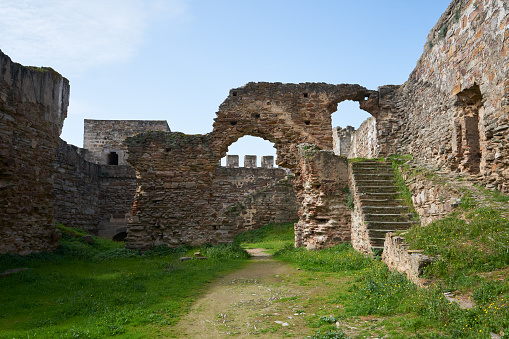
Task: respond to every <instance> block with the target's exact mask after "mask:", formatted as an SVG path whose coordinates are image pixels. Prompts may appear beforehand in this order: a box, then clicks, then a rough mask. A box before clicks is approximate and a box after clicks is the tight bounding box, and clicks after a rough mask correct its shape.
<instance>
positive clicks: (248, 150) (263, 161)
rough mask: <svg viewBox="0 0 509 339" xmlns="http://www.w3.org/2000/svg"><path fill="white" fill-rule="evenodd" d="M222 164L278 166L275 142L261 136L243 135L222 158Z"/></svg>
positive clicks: (228, 165) (229, 165) (233, 165)
mask: <svg viewBox="0 0 509 339" xmlns="http://www.w3.org/2000/svg"><path fill="white" fill-rule="evenodd" d="M235 156H237V157H235ZM253 156H254V157H253ZM270 157H273V158H272V159H271V158H270ZM221 166H227V167H265V168H272V167H277V166H276V149H275V146H274V143H272V142H270V141H268V140H265V139H263V138H260V137H253V136H250V135H246V136H243V137H242V138H239V139H238V140H237V141H236V142H234V143H233V144H231V145H230V146H229V147H228V151H227V153H226V156H225V157H223V158H222V159H221Z"/></svg>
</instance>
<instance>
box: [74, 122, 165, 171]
mask: <svg viewBox="0 0 509 339" xmlns="http://www.w3.org/2000/svg"><path fill="white" fill-rule="evenodd" d="M147 131H164V132H171V131H170V127H169V126H168V123H167V122H166V120H90V119H85V133H84V137H83V148H85V149H87V150H89V152H88V153H86V155H85V156H86V160H87V161H90V162H93V163H97V164H101V165H127V162H126V159H127V154H126V151H127V146H126V145H125V144H124V140H125V138H127V137H130V136H133V135H135V134H137V133H143V132H147Z"/></svg>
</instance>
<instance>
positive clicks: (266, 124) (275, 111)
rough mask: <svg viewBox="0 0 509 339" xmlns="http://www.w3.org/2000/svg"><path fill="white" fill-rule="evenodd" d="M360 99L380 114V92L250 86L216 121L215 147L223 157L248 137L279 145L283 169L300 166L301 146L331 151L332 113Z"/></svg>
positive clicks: (327, 86)
mask: <svg viewBox="0 0 509 339" xmlns="http://www.w3.org/2000/svg"><path fill="white" fill-rule="evenodd" d="M344 100H354V101H358V102H359V105H360V107H361V108H362V109H364V110H366V111H367V112H369V113H371V114H373V115H377V114H378V92H376V91H370V90H367V89H366V88H364V87H361V86H359V85H348V84H341V85H330V84H325V83H303V84H282V83H264V82H262V83H252V82H250V83H248V84H246V85H245V86H243V87H240V88H236V89H232V90H230V94H229V96H228V98H226V100H225V101H224V102H223V103H222V104H221V106H220V107H219V111H218V112H217V117H216V118H215V119H214V130H213V132H212V144H211V146H212V148H213V149H214V150H215V151H216V152H218V153H219V154H220V155H221V157H222V156H224V155H225V154H226V151H227V149H228V146H230V145H231V144H232V143H234V142H235V141H237V139H239V138H240V137H242V136H244V135H252V136H257V137H261V138H263V139H266V140H269V141H270V142H273V143H274V147H275V148H276V150H277V155H278V157H277V161H278V165H279V166H281V167H285V168H289V169H290V170H292V171H294V170H297V168H298V160H297V157H296V154H297V150H296V147H297V145H298V144H301V143H309V144H314V145H317V146H318V147H320V148H322V149H327V150H331V149H332V148H333V144H332V133H331V128H332V120H331V114H332V113H333V112H335V111H336V110H337V105H338V103H339V102H342V101H344Z"/></svg>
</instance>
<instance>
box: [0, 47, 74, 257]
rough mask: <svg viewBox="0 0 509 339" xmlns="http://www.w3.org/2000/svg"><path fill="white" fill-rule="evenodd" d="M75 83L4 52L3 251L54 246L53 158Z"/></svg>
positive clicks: (0, 125) (0, 87) (0, 69)
mask: <svg viewBox="0 0 509 339" xmlns="http://www.w3.org/2000/svg"><path fill="white" fill-rule="evenodd" d="M69 90H70V87H69V82H68V81H67V79H65V78H63V77H62V76H61V75H60V74H58V73H57V72H55V71H54V70H53V69H51V68H38V67H25V66H22V65H20V64H17V63H15V62H12V61H11V59H10V58H9V57H8V56H7V55H5V54H3V53H2V52H1V51H0V253H6V252H13V253H20V254H28V253H31V252H38V251H48V250H53V249H54V248H55V247H56V246H58V239H59V237H60V235H59V233H58V231H57V230H56V228H55V226H54V224H53V216H54V213H55V210H54V206H55V203H54V202H55V195H54V192H53V183H52V174H53V167H52V159H53V158H54V157H55V150H56V149H57V147H58V145H59V142H60V140H59V135H60V132H61V129H62V125H63V121H64V119H65V117H66V116H67V106H68V104H69Z"/></svg>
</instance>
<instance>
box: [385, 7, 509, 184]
mask: <svg viewBox="0 0 509 339" xmlns="http://www.w3.org/2000/svg"><path fill="white" fill-rule="evenodd" d="M508 46H509V3H507V2H506V1H499V0H496V1H486V0H478V1H472V0H454V1H452V2H451V4H450V5H449V7H448V9H447V11H446V12H445V13H444V14H443V15H442V17H441V18H440V20H439V21H438V23H437V25H436V26H435V27H434V28H433V29H432V30H431V32H430V34H429V35H428V38H427V42H426V45H425V47H424V53H423V55H422V56H421V58H420V59H419V61H418V63H417V67H416V68H415V69H414V71H413V72H412V74H411V75H410V78H409V79H408V81H407V82H406V83H405V84H403V85H402V86H400V87H394V88H392V91H389V93H391V94H390V98H389V100H385V101H384V100H383V98H384V95H383V93H382V91H380V89H379V91H380V106H381V110H380V114H379V117H377V119H380V120H384V118H383V117H382V116H381V114H383V112H384V111H386V112H389V115H390V116H391V117H392V120H398V119H399V120H398V121H400V122H399V123H397V124H395V125H394V126H393V127H394V130H393V133H392V137H393V145H394V146H393V151H394V152H398V153H411V154H413V155H414V157H416V158H417V159H418V160H420V161H422V162H426V163H428V164H429V165H430V166H435V167H437V166H439V167H444V168H447V169H449V170H453V171H454V170H458V171H461V172H468V173H473V174H476V173H480V174H481V175H482V177H483V178H484V180H485V182H486V183H487V184H488V185H491V186H493V187H496V188H498V189H500V190H507V189H508V184H507V182H508V179H509V167H508V166H507V164H506V162H507V161H506V159H507V157H508V156H509V148H508V146H507V140H506V137H507V133H508V131H509V121H508V114H509V108H508V107H509V81H508V80H507V74H508V71H509V56H508V53H509V47H508ZM384 105H385V107H382V106H384ZM396 118H397V119H396ZM379 143H380V144H383V142H382V141H381V140H379ZM391 150H392V149H391Z"/></svg>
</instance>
